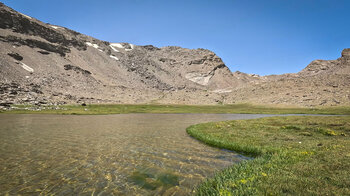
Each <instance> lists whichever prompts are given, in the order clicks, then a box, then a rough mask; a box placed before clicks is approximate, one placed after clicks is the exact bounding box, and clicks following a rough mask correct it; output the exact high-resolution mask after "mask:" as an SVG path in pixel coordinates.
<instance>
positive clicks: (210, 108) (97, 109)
mask: <svg viewBox="0 0 350 196" xmlns="http://www.w3.org/2000/svg"><path fill="white" fill-rule="evenodd" d="M16 107H18V109H16V110H11V111H1V110H0V113H15V114H19V113H20V114H81V115H83V114H124V113H246V114H257V113H258V114H350V107H349V106H347V107H328V108H325V107H324V108H291V107H276V106H259V105H251V104H234V105H152V104H150V105H124V104H123V105H122V104H120V105H119V104H111V105H107V104H95V105H87V106H81V105H63V106H57V107H55V108H44V107H41V109H40V110H37V108H35V107H34V106H24V105H17V106H16ZM26 108H27V109H26ZM28 108H29V109H30V110H28Z"/></svg>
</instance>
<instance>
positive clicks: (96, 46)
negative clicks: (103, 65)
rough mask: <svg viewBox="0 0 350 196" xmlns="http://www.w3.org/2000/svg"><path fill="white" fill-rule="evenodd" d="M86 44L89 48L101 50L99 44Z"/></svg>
mask: <svg viewBox="0 0 350 196" xmlns="http://www.w3.org/2000/svg"><path fill="white" fill-rule="evenodd" d="M85 44H86V45H88V46H91V47H94V48H96V49H98V48H99V46H98V45H97V44H92V43H90V42H85Z"/></svg>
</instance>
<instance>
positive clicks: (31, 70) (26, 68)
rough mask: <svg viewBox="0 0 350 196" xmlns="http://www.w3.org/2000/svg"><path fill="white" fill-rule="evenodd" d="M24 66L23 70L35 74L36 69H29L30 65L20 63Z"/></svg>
mask: <svg viewBox="0 0 350 196" xmlns="http://www.w3.org/2000/svg"><path fill="white" fill-rule="evenodd" d="M20 63H21V65H22V68H23V69H25V70H27V71H29V72H34V69H33V68H31V67H29V66H28V65H26V64H24V63H23V62H20Z"/></svg>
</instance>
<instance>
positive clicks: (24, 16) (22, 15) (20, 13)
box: [20, 13, 32, 19]
mask: <svg viewBox="0 0 350 196" xmlns="http://www.w3.org/2000/svg"><path fill="white" fill-rule="evenodd" d="M20 14H21V15H22V16H24V17H26V18H28V19H32V17H30V16H27V15H25V14H22V13H20Z"/></svg>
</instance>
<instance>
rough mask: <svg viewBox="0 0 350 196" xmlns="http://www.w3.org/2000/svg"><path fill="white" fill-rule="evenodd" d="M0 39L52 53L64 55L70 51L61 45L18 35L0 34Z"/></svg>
mask: <svg viewBox="0 0 350 196" xmlns="http://www.w3.org/2000/svg"><path fill="white" fill-rule="evenodd" d="M0 41H3V42H9V43H13V44H15V45H18V46H21V45H26V46H29V47H31V48H40V49H42V50H46V51H49V52H54V53H58V54H60V55H61V56H65V55H66V53H69V52H70V49H69V48H67V47H64V46H61V45H57V46H56V45H53V44H50V43H48V42H43V41H39V40H35V39H22V38H19V37H15V36H11V35H9V36H6V37H4V36H1V35H0Z"/></svg>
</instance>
